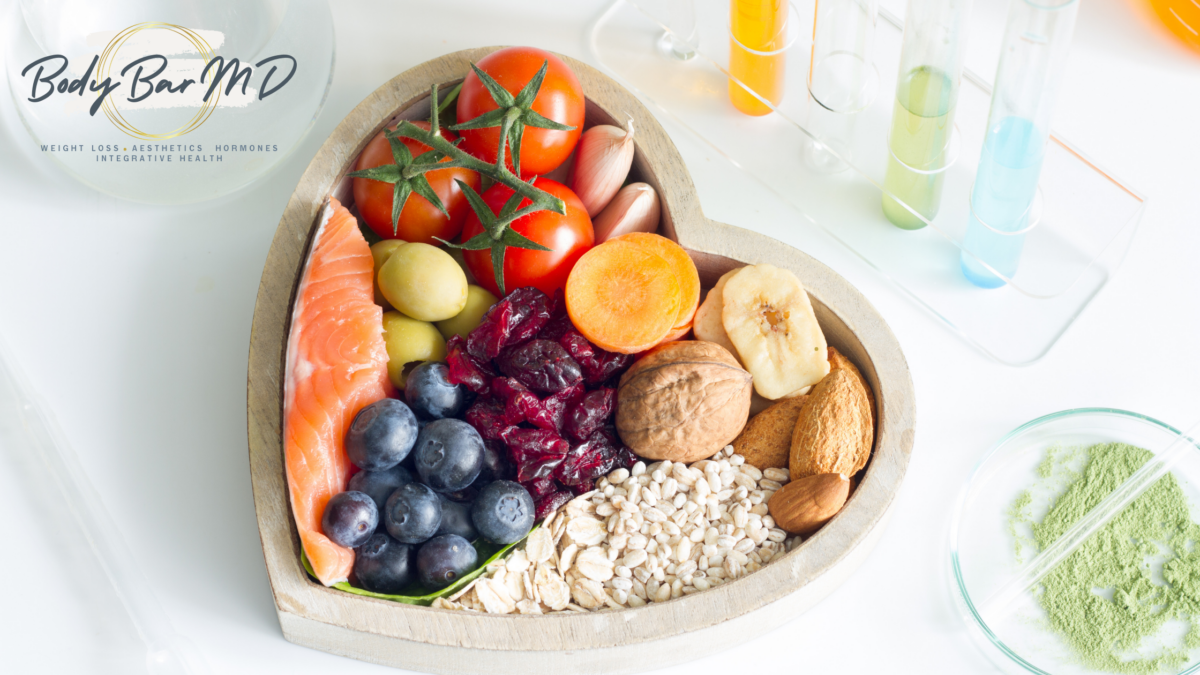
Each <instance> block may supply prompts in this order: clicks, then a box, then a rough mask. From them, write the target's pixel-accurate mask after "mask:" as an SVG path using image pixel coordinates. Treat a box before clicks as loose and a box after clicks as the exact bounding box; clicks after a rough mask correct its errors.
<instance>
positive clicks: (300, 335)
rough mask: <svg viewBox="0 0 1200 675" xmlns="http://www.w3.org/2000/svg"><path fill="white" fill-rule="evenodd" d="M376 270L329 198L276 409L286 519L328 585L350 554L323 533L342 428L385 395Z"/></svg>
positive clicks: (337, 486) (339, 477)
mask: <svg viewBox="0 0 1200 675" xmlns="http://www.w3.org/2000/svg"><path fill="white" fill-rule="evenodd" d="M374 270H375V266H374V261H373V260H372V258H371V247H370V246H369V245H368V244H367V241H366V239H364V238H363V236H362V232H360V231H359V229H358V222H357V221H356V220H355V218H354V216H353V215H351V214H350V212H349V211H347V210H346V208H345V207H344V206H342V205H341V204H339V203H338V201H337V200H336V199H330V200H329V204H327V205H326V207H325V212H324V214H323V216H322V221H321V225H320V226H319V228H318V230H317V235H316V239H315V242H314V243H313V248H312V253H311V254H310V256H309V260H308V264H307V265H306V266H305V268H304V275H303V277H302V278H301V280H300V288H299V290H298V291H297V294H296V306H295V308H294V309H293V312H292V330H291V333H290V334H289V337H288V347H287V373H286V376H285V379H284V407H283V412H284V425H283V441H284V444H283V448H284V460H285V464H286V467H287V480H288V493H289V495H290V499H291V505H292V514H293V515H294V516H295V518H296V529H297V530H299V532H300V543H301V545H302V546H303V547H304V553H305V554H306V555H307V556H308V560H309V562H310V563H311V564H312V569H313V572H314V573H315V574H316V577H317V579H318V580H319V581H320V582H321V583H323V584H325V585H326V586H331V585H333V584H336V583H338V582H339V581H346V579H347V578H348V577H349V576H350V570H351V569H352V568H353V567H354V551H353V550H351V549H348V548H344V547H342V546H338V545H337V544H335V543H333V542H332V541H330V540H329V538H327V537H326V536H325V535H324V534H323V533H322V532H321V516H322V515H323V514H324V513H325V504H326V503H327V502H328V501H329V499H330V497H333V495H335V494H337V493H339V492H342V491H344V490H345V489H346V483H347V482H348V481H349V478H350V470H351V466H350V460H349V458H347V456H346V449H345V447H344V439H345V437H346V431H347V430H348V429H349V428H350V423H351V422H352V421H353V420H354V416H355V415H357V414H358V411H359V410H362V408H363V407H364V406H366V405H369V404H371V403H374V402H375V401H378V400H380V399H382V398H385V397H387V396H389V395H391V393H392V391H393V390H392V385H391V383H390V382H389V381H388V376H387V362H388V356H387V349H386V348H385V346H384V341H383V309H382V308H381V307H380V306H379V305H376V304H375V300H374V289H373V286H372V284H373V276H374Z"/></svg>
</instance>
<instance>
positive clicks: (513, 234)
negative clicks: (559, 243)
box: [500, 227, 554, 251]
mask: <svg viewBox="0 0 1200 675" xmlns="http://www.w3.org/2000/svg"><path fill="white" fill-rule="evenodd" d="M500 241H502V242H504V243H505V244H507V245H509V246H512V247H514V248H524V249H528V250H530V251H552V250H554V249H550V248H546V247H545V246H542V245H541V244H539V243H537V242H536V241H533V240H532V239H529V238H528V237H526V236H525V235H523V234H521V233H520V232H517V231H516V230H514V229H512V228H511V227H510V228H507V229H505V230H504V234H502V235H500Z"/></svg>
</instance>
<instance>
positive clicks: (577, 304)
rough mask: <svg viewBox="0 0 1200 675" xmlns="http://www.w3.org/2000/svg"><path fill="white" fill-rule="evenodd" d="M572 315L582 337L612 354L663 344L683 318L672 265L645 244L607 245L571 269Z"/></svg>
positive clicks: (569, 310) (569, 304) (615, 242)
mask: <svg viewBox="0 0 1200 675" xmlns="http://www.w3.org/2000/svg"><path fill="white" fill-rule="evenodd" d="M566 299H567V314H569V315H570V317H571V322H572V323H574V324H575V327H576V328H578V329H579V332H580V333H583V336H584V337H586V338H587V339H588V340H591V341H592V343H594V344H595V345H596V346H598V347H600V348H602V349H607V350H608V351H610V352H620V353H623V354H636V353H637V352H642V351H645V350H647V349H649V348H651V347H653V346H654V345H656V344H658V343H659V342H661V341H662V339H663V338H664V337H666V336H667V334H668V333H670V332H671V329H672V328H674V326H675V318H676V317H677V316H678V315H679V305H680V293H679V281H678V280H677V278H676V274H675V272H674V269H673V267H672V265H671V263H669V262H667V261H666V260H665V259H663V258H662V257H661V256H658V255H655V254H654V253H651V252H650V251H649V250H647V248H646V247H644V246H639V245H637V244H635V243H632V242H628V241H619V240H613V241H607V242H604V243H603V244H600V245H599V246H596V247H594V248H592V249H591V250H590V251H588V252H587V253H585V254H583V257H581V258H580V259H579V262H577V263H575V267H574V268H573V269H572V270H571V274H570V276H568V277H567V287H566Z"/></svg>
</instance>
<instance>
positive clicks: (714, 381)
mask: <svg viewBox="0 0 1200 675" xmlns="http://www.w3.org/2000/svg"><path fill="white" fill-rule="evenodd" d="M751 379H752V378H751V377H750V373H748V372H746V371H745V369H743V368H742V367H741V365H739V364H738V362H737V359H735V358H734V357H733V355H732V354H730V353H729V351H728V350H726V349H725V348H724V347H722V346H720V345H717V344H714V343H712V342H702V341H698V340H690V341H685V342H670V343H667V344H664V345H661V346H659V347H656V348H654V349H652V350H651V351H650V352H648V353H647V354H646V356H643V357H642V358H641V359H639V360H638V361H637V362H636V363H634V364H633V367H631V368H630V369H629V370H627V371H626V372H625V374H624V375H622V376H621V382H620V384H619V385H618V386H617V433H618V434H619V435H620V436H621V440H622V441H623V442H624V443H625V444H626V445H628V446H629V447H630V448H632V449H633V451H634V452H636V453H637V454H639V455H641V456H642V457H645V458H647V459H654V460H662V459H669V460H671V461H675V462H695V461H698V460H701V459H704V458H706V457H711V456H712V455H714V454H716V453H717V452H718V451H719V450H721V449H722V448H724V447H725V446H726V445H729V443H730V442H731V441H732V440H733V439H735V438H737V436H738V434H739V433H741V431H742V428H743V427H744V426H746V419H747V417H748V416H749V413H750V392H751V391H752V390H753V385H752V383H751Z"/></svg>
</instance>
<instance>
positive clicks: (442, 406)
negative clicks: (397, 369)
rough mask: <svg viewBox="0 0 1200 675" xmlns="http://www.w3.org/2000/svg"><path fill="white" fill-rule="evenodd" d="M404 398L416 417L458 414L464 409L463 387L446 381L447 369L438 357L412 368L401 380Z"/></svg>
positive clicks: (448, 377) (448, 376) (452, 415)
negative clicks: (403, 381) (406, 377)
mask: <svg viewBox="0 0 1200 675" xmlns="http://www.w3.org/2000/svg"><path fill="white" fill-rule="evenodd" d="M404 398H405V399H407V400H408V404H409V405H410V406H412V409H413V411H414V412H416V413H417V415H418V416H419V417H424V418H426V419H431V420H440V419H444V418H447V417H458V416H459V415H461V414H462V413H463V411H464V410H466V409H467V388H466V387H464V386H463V385H461V384H450V369H449V368H447V367H446V364H444V363H441V362H438V361H426V362H425V363H422V364H421V365H419V366H417V367H416V368H413V370H412V372H411V373H409V374H408V379H407V380H405V384H404Z"/></svg>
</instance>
